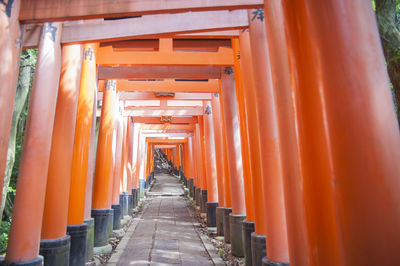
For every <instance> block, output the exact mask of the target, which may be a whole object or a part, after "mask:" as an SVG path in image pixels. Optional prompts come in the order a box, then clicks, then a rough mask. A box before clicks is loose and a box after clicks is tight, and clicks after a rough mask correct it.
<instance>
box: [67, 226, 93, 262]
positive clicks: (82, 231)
mask: <svg viewBox="0 0 400 266" xmlns="http://www.w3.org/2000/svg"><path fill="white" fill-rule="evenodd" d="M87 232H88V225H87V224H85V223H83V224H77V225H68V226H67V234H68V235H70V236H71V249H70V252H69V265H77V266H84V265H85V263H86V236H87Z"/></svg>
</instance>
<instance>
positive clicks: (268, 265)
mask: <svg viewBox="0 0 400 266" xmlns="http://www.w3.org/2000/svg"><path fill="white" fill-rule="evenodd" d="M262 265H263V266H289V265H290V264H289V263H284V262H275V261H272V260H269V259H267V257H264V258H263V259H262Z"/></svg>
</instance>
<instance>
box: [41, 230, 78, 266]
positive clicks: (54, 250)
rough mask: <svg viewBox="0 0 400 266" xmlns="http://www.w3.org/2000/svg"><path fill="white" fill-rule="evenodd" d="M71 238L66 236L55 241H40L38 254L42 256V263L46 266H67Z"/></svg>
mask: <svg viewBox="0 0 400 266" xmlns="http://www.w3.org/2000/svg"><path fill="white" fill-rule="evenodd" d="M70 246H71V237H70V236H69V235H66V236H65V237H62V238H57V239H42V240H40V250H39V254H40V255H42V256H43V262H44V264H45V265H48V266H58V265H60V266H68V265H69V250H70Z"/></svg>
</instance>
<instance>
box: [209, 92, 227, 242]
mask: <svg viewBox="0 0 400 266" xmlns="http://www.w3.org/2000/svg"><path fill="white" fill-rule="evenodd" d="M219 99H220V98H219V93H214V94H213V95H212V101H211V107H212V111H213V126H214V139H215V156H216V158H220V159H222V161H221V160H219V161H218V162H217V163H216V167H217V184H218V207H217V209H216V227H217V235H218V236H223V235H224V227H223V219H224V216H223V215H224V212H223V208H225V195H224V186H225V184H224V179H225V177H224V175H225V173H224V160H223V158H224V151H223V139H222V127H221V120H222V119H221V104H220V102H219Z"/></svg>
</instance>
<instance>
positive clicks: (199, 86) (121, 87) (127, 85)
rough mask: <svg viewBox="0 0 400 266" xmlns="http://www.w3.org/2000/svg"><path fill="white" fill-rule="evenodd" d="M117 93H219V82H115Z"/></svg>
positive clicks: (213, 80) (212, 80)
mask: <svg viewBox="0 0 400 266" xmlns="http://www.w3.org/2000/svg"><path fill="white" fill-rule="evenodd" d="M116 83H117V86H116V87H117V90H118V91H141V92H145V91H147V92H196V93H199V92H200V93H204V92H208V93H209V92H219V82H218V80H216V79H210V80H208V81H174V80H163V81H129V80H117V82H116ZM104 84H105V80H99V91H102V90H103V88H104Z"/></svg>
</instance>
